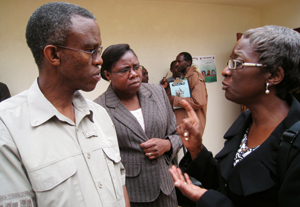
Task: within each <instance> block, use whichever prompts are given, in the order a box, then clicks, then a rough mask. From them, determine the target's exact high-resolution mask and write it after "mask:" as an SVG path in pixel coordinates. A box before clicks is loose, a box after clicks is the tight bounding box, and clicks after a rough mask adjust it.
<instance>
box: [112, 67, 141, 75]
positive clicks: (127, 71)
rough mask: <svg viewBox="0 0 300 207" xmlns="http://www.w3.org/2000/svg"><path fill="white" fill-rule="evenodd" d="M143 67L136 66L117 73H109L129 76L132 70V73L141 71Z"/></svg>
mask: <svg viewBox="0 0 300 207" xmlns="http://www.w3.org/2000/svg"><path fill="white" fill-rule="evenodd" d="M142 68H143V66H141V65H136V66H134V67H133V68H124V69H122V70H120V71H118V72H115V71H111V73H119V74H120V75H129V73H130V72H131V70H133V71H134V72H137V71H139V70H142Z"/></svg>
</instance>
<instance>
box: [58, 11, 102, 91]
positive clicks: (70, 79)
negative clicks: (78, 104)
mask: <svg viewBox="0 0 300 207" xmlns="http://www.w3.org/2000/svg"><path fill="white" fill-rule="evenodd" d="M71 21H72V23H73V25H72V28H71V31H70V32H69V34H68V36H67V43H66V45H64V46H66V47H70V48H75V49H79V50H84V51H88V52H91V51H93V50H95V49H99V47H100V46H101V43H102V41H101V36H100V29H99V26H98V24H97V22H96V21H95V20H93V19H88V18H85V17H81V16H74V17H72V18H71ZM62 49H63V51H62V53H61V67H60V68H59V70H60V73H61V77H62V80H63V81H64V84H67V85H68V86H69V87H70V88H71V89H74V90H79V89H81V90H83V91H91V90H93V89H94V88H95V87H96V84H97V82H98V81H99V80H100V77H101V76H100V69H99V66H100V65H102V63H103V60H102V58H101V54H97V56H96V57H95V58H94V59H93V58H92V57H91V54H89V53H84V52H80V51H75V50H69V49H64V48H62Z"/></svg>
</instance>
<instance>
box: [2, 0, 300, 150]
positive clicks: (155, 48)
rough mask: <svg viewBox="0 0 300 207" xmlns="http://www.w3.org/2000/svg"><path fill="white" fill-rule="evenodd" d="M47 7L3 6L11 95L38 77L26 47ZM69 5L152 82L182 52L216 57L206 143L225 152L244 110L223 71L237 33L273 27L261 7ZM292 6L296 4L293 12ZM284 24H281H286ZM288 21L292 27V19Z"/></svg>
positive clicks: (133, 0)
mask: <svg viewBox="0 0 300 207" xmlns="http://www.w3.org/2000/svg"><path fill="white" fill-rule="evenodd" d="M48 2H50V1H46V0H38V1H37V0H26V1H21V0H10V1H2V2H1V7H0V16H1V18H0V28H1V30H0V63H1V67H0V81H1V82H4V83H6V84H7V85H8V87H9V88H10V91H11V94H12V95H15V94H17V93H19V92H21V91H23V90H25V89H27V88H28V87H30V85H31V83H32V82H33V80H34V79H35V78H36V77H37V76H38V70H37V67H36V65H35V63H34V60H33V57H32V55H31V52H30V50H29V49H28V47H27V45H26V40H25V28H26V24H27V21H28V19H29V17H30V15H31V13H32V12H33V11H34V10H35V9H36V8H38V7H39V6H40V5H42V4H44V3H48ZM69 2H70V3H75V4H78V5H80V6H82V7H85V8H87V9H88V10H90V11H91V12H92V13H94V14H95V16H96V17H97V19H98V23H99V25H100V29H101V35H102V40H103V46H104V48H106V47H107V46H109V45H111V44H116V43H128V44H130V45H131V47H132V48H133V50H134V51H135V52H136V54H137V55H138V57H139V60H140V63H141V64H142V65H144V66H145V67H146V68H147V69H148V71H149V76H150V83H155V84H156V83H158V82H159V80H160V79H161V78H162V77H163V76H164V75H165V74H166V73H167V72H168V71H169V65H170V62H171V61H172V60H174V59H175V58H176V55H177V54H178V53H180V52H182V51H187V52H189V53H191V54H192V55H193V56H200V55H216V61H217V80H218V81H217V82H215V83H207V90H208V96H209V102H208V113H207V114H208V117H207V126H206V130H205V134H204V144H205V145H206V146H207V147H208V148H209V149H211V150H212V151H213V152H214V153H216V152H218V151H219V150H220V149H221V148H222V146H223V142H224V141H223V139H222V137H223V134H224V133H225V132H226V130H227V129H228V127H229V126H230V125H231V123H232V122H233V121H234V120H235V118H236V117H237V116H238V114H239V111H240V109H239V105H237V104H234V103H231V102H229V101H227V100H226V99H225V98H224V92H223V91H222V90H221V87H222V84H221V82H222V79H223V78H222V76H221V71H222V69H223V68H224V67H225V64H226V61H227V59H228V58H229V54H230V52H231V49H232V47H233V46H234V44H235V42H236V33H237V32H244V31H245V30H247V29H249V28H253V27H258V26H261V25H262V22H263V23H264V24H265V23H267V22H270V21H271V20H269V19H268V18H267V16H268V15H262V12H261V10H260V9H258V8H251V7H238V6H222V5H212V4H211V5H210V4H200V3H189V2H184V1H182V2H164V1H140V0H110V1H107V0H89V1H80V0H70V1H69ZM297 5H298V4H297ZM294 6H295V5H292V8H294ZM279 8H280V7H276V6H275V7H274V8H272V10H271V11H269V13H270V15H275V14H276V13H277V12H278V11H277V10H278V9H279ZM298 8H299V7H298ZM266 10H267V9H266ZM298 10H299V9H298ZM272 12H273V13H272ZM293 12H294V13H297V12H296V11H293ZM287 13H288V14H289V16H291V19H293V16H294V14H290V13H291V12H290V11H289V12H286V14H287ZM298 13H299V12H298ZM297 15H298V16H299V14H297ZM279 19H280V20H282V18H279ZM298 19H299V18H298ZM272 20H274V18H273V19H272ZM282 21H283V22H280V23H282V24H286V23H287V22H285V20H282ZM286 21H288V22H290V20H289V19H286ZM296 24H297V23H294V25H296ZM294 25H293V26H294ZM299 25H300V24H299ZM299 25H298V26H294V27H299ZM169 75H170V74H169ZM107 85H108V83H107V82H105V81H104V80H101V81H100V82H99V83H98V85H97V87H96V89H95V90H94V91H93V92H90V93H83V94H84V96H85V97H87V98H89V99H92V100H93V99H95V98H96V97H97V96H98V95H100V94H101V93H103V92H104V91H105V90H106V88H107Z"/></svg>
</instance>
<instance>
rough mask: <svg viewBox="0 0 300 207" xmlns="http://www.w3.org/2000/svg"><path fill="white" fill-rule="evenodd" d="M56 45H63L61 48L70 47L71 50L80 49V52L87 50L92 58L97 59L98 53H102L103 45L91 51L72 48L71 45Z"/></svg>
mask: <svg viewBox="0 0 300 207" xmlns="http://www.w3.org/2000/svg"><path fill="white" fill-rule="evenodd" d="M55 46H56V47H61V48H65V49H69V50H75V51H79V52H85V53H88V54H90V55H91V57H92V59H93V60H94V59H96V58H97V55H98V54H99V55H101V53H102V50H103V47H99V49H96V50H92V51H91V52H88V51H85V50H79V49H75V48H71V47H65V46H61V45H55Z"/></svg>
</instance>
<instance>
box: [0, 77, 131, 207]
mask: <svg viewBox="0 0 300 207" xmlns="http://www.w3.org/2000/svg"><path fill="white" fill-rule="evenodd" d="M73 105H74V108H75V118H76V123H74V122H73V121H72V120H70V119H69V118H67V117H65V116H64V115H62V114H61V113H59V112H58V111H57V109H56V108H55V107H54V106H53V105H52V104H51V103H50V102H49V101H48V100H47V99H46V98H45V97H44V95H43V94H42V92H41V91H40V89H39V86H38V84H37V80H36V81H35V82H34V83H33V84H32V86H31V87H30V89H29V90H28V91H24V92H22V93H21V94H19V95H16V96H14V97H12V98H11V99H10V100H8V101H5V102H3V103H1V104H0V206H6V205H7V204H11V206H35V204H36V205H37V206H47V207H51V206H53V207H59V206H70V207H77V206H90V207H94V206H97V207H98V206H100V207H101V206H103V207H106V206H125V200H124V195H123V188H122V186H123V185H125V170H124V167H123V165H122V164H121V157H120V151H119V146H118V141H117V136H116V132H115V128H114V126H113V123H112V121H111V119H110V117H109V115H108V114H107V112H106V111H105V109H103V108H102V107H101V106H99V105H98V104H96V103H93V102H91V101H89V100H86V99H85V98H84V97H83V96H82V95H81V94H80V93H79V92H75V94H74V99H73ZM21 204H22V205H21Z"/></svg>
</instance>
